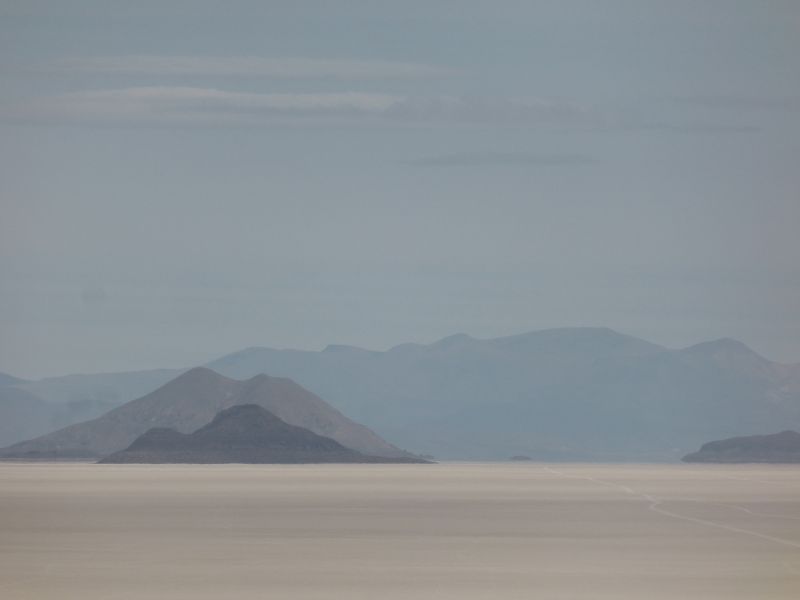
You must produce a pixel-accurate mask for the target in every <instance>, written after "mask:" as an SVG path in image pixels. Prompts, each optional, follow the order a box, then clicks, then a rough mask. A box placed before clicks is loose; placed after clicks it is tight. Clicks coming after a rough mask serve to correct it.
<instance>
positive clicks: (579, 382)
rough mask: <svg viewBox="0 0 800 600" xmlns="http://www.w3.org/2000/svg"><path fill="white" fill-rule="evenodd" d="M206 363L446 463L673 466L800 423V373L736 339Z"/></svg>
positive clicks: (345, 350)
mask: <svg viewBox="0 0 800 600" xmlns="http://www.w3.org/2000/svg"><path fill="white" fill-rule="evenodd" d="M210 366H211V367H213V368H214V369H217V370H219V371H220V372H222V373H225V374H227V375H230V376H236V377H246V376H248V375H250V374H251V373H254V372H261V371H264V372H269V373H273V374H277V375H283V376H287V377H291V378H293V379H295V380H296V381H299V382H302V384H303V385H305V386H306V387H308V388H309V389H311V390H313V391H314V392H316V393H319V394H323V395H324V396H325V397H326V398H327V399H329V400H330V401H331V402H332V403H333V404H335V405H336V406H337V407H339V408H340V409H341V410H343V411H345V412H347V413H348V414H351V415H353V416H354V418H356V419H358V420H359V421H360V422H362V423H365V424H367V425H368V426H370V427H371V428H373V429H375V430H376V431H378V432H380V433H381V434H383V435H385V436H387V437H388V438H390V439H393V440H396V441H397V442H398V443H399V444H400V445H402V446H404V447H410V448H414V449H415V450H417V451H420V452H424V453H426V454H432V455H435V456H437V457H441V458H494V459H504V458H506V457H508V456H511V455H515V454H520V455H528V456H532V457H533V458H540V459H576V460H584V459H589V460H675V459H677V458H679V457H680V456H681V455H682V454H685V453H686V452H687V451H688V450H689V449H691V448H695V447H697V446H698V445H699V444H700V443H702V442H703V441H705V440H708V439H713V438H715V437H725V436H731V435H740V434H743V433H747V432H750V431H752V430H753V429H754V428H756V429H767V430H768V429H770V428H772V429H774V428H776V427H777V428H779V427H785V426H786V425H787V424H792V426H795V425H797V426H800V370H799V369H798V368H797V367H793V366H787V365H779V364H776V363H772V362H770V361H768V360H766V359H765V358H763V357H761V356H759V355H758V354H756V353H755V352H753V351H752V350H750V349H749V348H747V347H746V346H745V345H744V344H741V343H740V342H736V341H734V340H717V341H714V342H708V343H703V344H698V345H696V346H692V347H690V348H686V349H682V350H670V349H667V348H663V347H661V346H658V345H655V344H651V343H649V342H646V341H644V340H640V339H636V338H633V337H630V336H625V335H621V334H619V333H616V332H614V331H611V330H608V329H595V328H568V329H553V330H546V331H539V332H533V333H528V334H523V335H517V336H512V337H505V338H498V339H490V340H477V339H474V338H471V337H469V336H467V335H463V334H459V335H455V336H451V337H448V338H445V339H443V340H440V341H438V342H436V343H433V344H430V345H416V344H406V345H402V346H397V347H395V348H392V349H391V350H388V351H386V352H369V351H365V350H361V349H358V348H352V347H347V346H330V347H328V348H326V349H325V350H324V351H322V352H300V351H294V350H273V349H269V348H250V349H247V350H243V351H241V352H237V353H234V354H231V355H228V356H225V357H223V358H221V359H219V360H217V361H214V362H212V363H210Z"/></svg>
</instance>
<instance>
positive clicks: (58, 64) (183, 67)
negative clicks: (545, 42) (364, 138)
mask: <svg viewBox="0 0 800 600" xmlns="http://www.w3.org/2000/svg"><path fill="white" fill-rule="evenodd" d="M35 69H36V70H44V71H49V72H62V73H91V74H107V75H163V76H223V77H256V78H261V77H263V78H280V79H303V78H309V79H312V78H323V79H416V78H422V79H425V78H439V77H450V76H453V75H458V74H459V71H457V70H456V69H452V68H449V67H443V66H437V65H427V64H418V63H409V62H397V61H385V60H355V59H318V58H302V57H286V58H270V57H261V56H229V57H222V56H148V55H132V56H105V57H85V58H76V57H73V58H63V59H60V60H57V61H53V62H51V63H48V64H46V65H41V66H39V67H36V68H35Z"/></svg>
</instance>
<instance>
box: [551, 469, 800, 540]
mask: <svg viewBox="0 0 800 600" xmlns="http://www.w3.org/2000/svg"><path fill="white" fill-rule="evenodd" d="M544 470H545V471H547V472H548V473H552V474H553V475H556V476H558V477H563V478H566V479H580V480H583V481H591V482H592V483H597V484H600V485H604V486H606V487H610V488H616V489H619V490H622V491H623V492H625V493H626V494H630V495H632V496H635V497H637V498H639V499H641V500H644V501H645V502H648V503H649V505H648V507H647V508H648V510H651V511H653V512H655V513H658V514H660V515H664V516H665V517H670V518H673V519H678V520H680V521H687V522H689V523H696V524H698V525H705V526H707V527H714V528H717V529H724V530H725V531H730V532H732V533H739V534H742V535H749V536H751V537H756V538H760V539H762V540H766V541H769V542H773V543H775V544H781V545H783V546H790V547H792V548H800V542H795V541H793V540H787V539H784V538H779V537H776V536H773V535H767V534H765V533H760V532H758V531H752V530H750V529H742V528H741V527H736V526H734V525H727V524H725V523H717V522H716V521H709V520H708V519H700V518H698V517H689V516H687V515H681V514H679V513H676V512H673V511H671V510H667V509H666V508H662V507H661V506H660V505H661V504H663V502H664V500H663V499H661V498H656V497H654V496H651V495H650V494H643V493H641V492H637V491H636V490H634V489H633V488H631V487H629V486H627V485H622V484H619V483H614V482H613V481H605V480H603V479H597V478H596V477H586V476H582V475H569V474H567V473H563V472H561V471H558V470H556V469H553V468H552V467H544Z"/></svg>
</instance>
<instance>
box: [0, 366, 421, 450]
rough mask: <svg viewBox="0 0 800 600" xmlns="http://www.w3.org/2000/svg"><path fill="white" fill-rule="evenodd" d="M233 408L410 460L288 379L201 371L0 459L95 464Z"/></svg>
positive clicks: (189, 429)
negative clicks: (139, 441)
mask: <svg viewBox="0 0 800 600" xmlns="http://www.w3.org/2000/svg"><path fill="white" fill-rule="evenodd" d="M239 404H257V405H259V406H262V407H263V408H266V409H267V410H269V411H270V412H272V413H273V414H275V415H276V416H277V417H278V418H280V419H282V420H283V421H285V422H286V423H289V424H291V425H295V426H298V427H304V428H306V429H309V430H311V431H313V432H314V433H316V434H318V435H322V436H325V437H329V438H332V439H334V440H336V441H337V442H339V443H340V444H342V445H343V446H345V447H347V448H352V449H354V450H356V451H358V452H363V453H364V454H368V455H375V456H385V457H395V458H397V457H410V456H411V455H410V454H409V453H407V452H404V451H402V450H400V449H398V448H396V447H394V446H392V445H391V444H389V443H388V442H386V441H385V440H383V439H382V438H380V437H379V436H378V435H376V434H375V433H373V432H372V431H370V430H369V429H367V428H366V427H364V426H362V425H359V424H358V423H354V422H353V421H351V420H350V419H348V418H347V417H345V416H344V415H343V414H341V413H340V412H339V411H337V410H336V409H334V408H333V407H331V406H330V405H328V404H327V403H326V402H324V401H323V400H322V399H321V398H319V397H317V396H315V395H314V394H312V393H311V392H309V391H307V390H305V389H304V388H302V387H300V386H299V385H297V384H296V383H294V382H293V381H291V380H289V379H284V378H280V377H268V376H266V375H257V376H255V377H252V378H251V379H248V380H247V381H237V380H234V379H229V378H227V377H223V376H222V375H219V374H218V373H215V372H214V371H212V370H210V369H206V368H202V367H201V368H196V369H192V370H190V371H187V372H186V373H184V374H182V375H180V376H178V377H177V378H176V379H174V380H172V381H170V382H169V383H167V384H166V385H164V386H162V387H160V388H159V389H158V390H156V391H155V392H152V393H151V394H148V395H146V396H144V397H142V398H139V399H137V400H132V401H130V402H128V403H126V404H124V405H122V406H120V407H118V408H115V409H114V410H111V411H110V412H107V413H106V414H104V415H102V416H101V417H98V418H96V419H93V420H90V421H86V422H84V423H78V424H75V425H71V426H69V427H65V428H63V429H60V430H58V431H55V432H53V433H50V434H47V435H43V436H40V437H38V438H35V439H32V440H28V441H25V442H20V443H17V444H13V445H11V446H9V447H7V448H3V449H1V450H0V458H15V459H29V460H53V459H64V458H70V459H75V458H99V457H103V456H107V455H109V454H112V453H114V452H117V451H119V450H122V449H124V448H127V447H128V446H129V445H130V444H131V443H132V442H133V441H134V440H135V439H136V438H138V437H139V436H140V435H142V434H143V433H145V432H146V431H148V430H149V429H152V428H154V427H166V428H172V429H175V430H177V431H178V432H181V433H189V432H192V431H195V430H196V429H198V428H199V427H202V426H203V425H205V424H207V423H209V422H210V421H211V420H212V419H213V418H214V415H216V414H217V413H218V412H219V411H221V410H224V409H226V408H230V407H232V406H236V405H239Z"/></svg>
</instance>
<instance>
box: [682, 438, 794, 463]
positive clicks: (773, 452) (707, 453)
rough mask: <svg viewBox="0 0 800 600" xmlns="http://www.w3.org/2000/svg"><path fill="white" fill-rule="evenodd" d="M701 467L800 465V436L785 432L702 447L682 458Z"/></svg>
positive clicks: (710, 443)
mask: <svg viewBox="0 0 800 600" xmlns="http://www.w3.org/2000/svg"><path fill="white" fill-rule="evenodd" d="M683 461H684V462H700V463H800V433H798V432H796V431H782V432H780V433H773V434H771V435H751V436H746V437H734V438H728V439H726V440H717V441H715V442H708V443H707V444H703V446H702V448H700V451H699V452H693V453H692V454H687V455H686V456H684V457H683Z"/></svg>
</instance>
